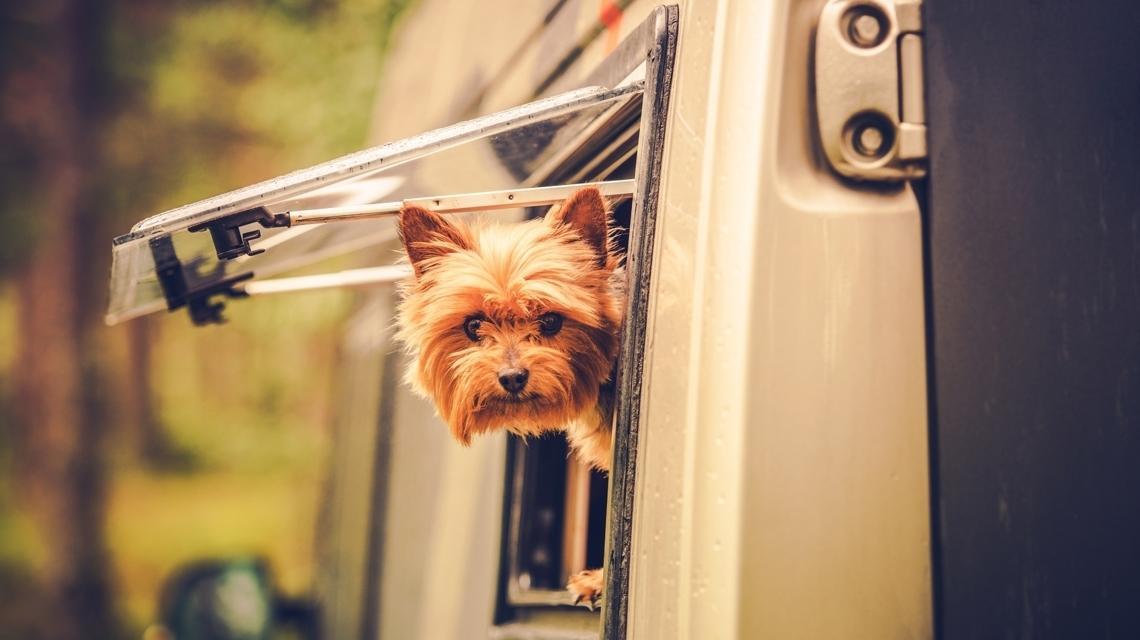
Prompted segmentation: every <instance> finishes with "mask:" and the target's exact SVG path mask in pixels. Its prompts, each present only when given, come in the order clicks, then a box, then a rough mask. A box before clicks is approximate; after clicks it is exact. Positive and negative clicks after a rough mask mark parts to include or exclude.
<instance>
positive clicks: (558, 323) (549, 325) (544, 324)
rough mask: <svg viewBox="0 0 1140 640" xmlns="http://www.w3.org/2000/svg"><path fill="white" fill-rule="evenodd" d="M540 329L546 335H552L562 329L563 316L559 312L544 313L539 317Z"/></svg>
mask: <svg viewBox="0 0 1140 640" xmlns="http://www.w3.org/2000/svg"><path fill="white" fill-rule="evenodd" d="M538 330H539V332H540V333H542V335H544V336H552V335H554V334H556V333H558V332H559V331H561V330H562V316H560V315H558V314H557V313H544V314H542V315H541V316H539V317H538Z"/></svg>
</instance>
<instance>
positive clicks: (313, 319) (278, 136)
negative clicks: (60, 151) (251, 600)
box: [0, 0, 409, 637]
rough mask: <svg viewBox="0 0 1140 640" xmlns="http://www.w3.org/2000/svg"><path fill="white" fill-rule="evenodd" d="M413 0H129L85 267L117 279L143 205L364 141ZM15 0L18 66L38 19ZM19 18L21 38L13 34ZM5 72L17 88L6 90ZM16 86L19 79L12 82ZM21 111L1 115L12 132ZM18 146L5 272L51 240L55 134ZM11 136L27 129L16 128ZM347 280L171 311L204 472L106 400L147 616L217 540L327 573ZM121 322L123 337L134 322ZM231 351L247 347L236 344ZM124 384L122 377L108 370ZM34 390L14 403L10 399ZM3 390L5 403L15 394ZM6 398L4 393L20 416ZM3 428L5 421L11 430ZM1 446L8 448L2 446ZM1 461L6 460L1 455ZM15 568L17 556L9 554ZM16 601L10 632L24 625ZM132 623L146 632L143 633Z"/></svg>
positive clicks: (2, 498) (4, 241)
mask: <svg viewBox="0 0 1140 640" xmlns="http://www.w3.org/2000/svg"><path fill="white" fill-rule="evenodd" d="M408 4H409V2H408V0H238V1H229V2H212V1H202V0H197V1H184V2H165V1H163V0H111V1H108V2H104V3H101V4H100V5H98V6H99V7H100V9H99V10H98V11H96V13H98V14H99V17H100V20H99V24H98V30H99V32H98V37H97V42H96V43H94V46H93V50H94V51H95V52H96V53H97V58H96V59H94V60H92V61H90V64H89V69H87V71H86V73H89V74H90V75H91V77H88V78H85V82H86V83H87V84H90V85H91V87H92V88H93V100H92V102H91V104H90V105H88V108H89V111H88V112H86V113H84V114H83V115H84V117H85V120H86V122H88V123H89V125H90V126H89V131H90V133H91V135H92V136H93V144H94V150H93V153H94V160H93V161H94V166H93V167H91V170H92V173H93V181H92V183H93V193H92V194H91V201H90V203H89V207H88V209H87V211H85V216H87V217H86V218H85V220H86V221H87V222H88V223H89V224H90V229H88V230H87V231H88V232H87V233H85V234H84V242H85V243H87V244H88V245H89V246H87V247H85V249H84V254H85V256H84V259H85V262H84V264H85V266H86V267H87V268H86V269H85V273H84V274H83V277H85V278H88V279H89V282H90V286H91V287H96V288H99V289H102V287H104V286H105V284H104V283H105V282H106V273H107V267H108V266H109V265H108V258H109V254H110V238H111V236H112V235H114V234H115V233H121V232H124V231H126V230H127V229H128V228H129V225H130V224H131V223H133V222H134V221H135V220H138V219H140V218H142V217H144V216H147V215H150V214H153V213H157V212H159V211H162V210H164V209H167V208H170V207H173V206H176V205H180V204H184V203H187V202H191V201H194V200H198V199H200V198H203V197H206V196H210V195H213V194H215V193H220V192H223V191H226V190H229V189H232V188H235V187H238V186H241V185H243V184H248V183H251V182H255V181H258V180H261V179H264V178H267V177H270V176H273V175H278V174H281V173H285V172H287V171H290V170H293V169H296V168H299V167H303V166H307V165H311V164H314V163H317V162H320V161H322V160H326V159H329V158H332V157H335V156H337V155H340V154H343V153H347V152H349V151H352V150H355V149H357V148H359V147H360V146H361V144H362V143H363V141H364V139H365V133H366V131H367V129H368V126H369V121H370V118H371V113H372V106H373V100H374V99H375V96H374V91H375V88H376V86H377V81H378V79H379V74H380V70H381V62H382V59H383V54H384V51H385V48H386V46H387V43H388V38H389V34H390V32H391V29H392V27H393V24H394V21H395V20H396V18H397V16H398V15H399V13H400V12H401V11H402V10H403V9H404V8H405V7H406V6H407V5H408ZM6 16H7V14H6V13H5V11H0V73H3V72H4V71H5V66H6V65H8V66H10V65H11V63H12V62H13V58H11V57H9V56H8V54H9V53H10V52H11V51H12V50H13V49H14V48H17V47H19V46H24V45H27V46H32V45H34V33H30V32H28V31H27V30H26V29H22V25H21V24H19V23H18V21H16V22H13V21H11V20H8V19H7V18H6ZM14 33H18V34H19V37H18V38H15V39H13V38H9V37H7V36H10V35H12V34H14ZM3 90H5V88H0V91H3ZM0 98H4V99H5V100H11V99H13V94H12V93H11V92H8V93H0ZM10 125H11V123H0V127H4V128H5V129H6V130H3V131H0V133H8V132H11V131H12V128H11V126H10ZM5 137H6V138H7V139H6V140H5V144H4V145H0V229H2V230H3V231H2V232H0V278H5V277H8V276H10V275H11V274H13V273H15V272H16V271H17V270H18V267H19V265H20V264H21V262H22V261H23V260H25V259H27V257H28V256H29V255H31V252H32V251H50V250H52V249H51V248H50V247H42V246H36V244H35V242H34V239H35V231H36V221H37V220H38V219H39V218H40V217H41V216H47V215H52V212H45V211H42V210H40V207H39V201H40V196H39V188H38V185H39V184H40V182H41V181H40V178H41V177H42V176H43V175H44V173H43V172H46V171H51V170H52V168H51V167H46V166H42V165H41V164H37V162H36V161H35V158H36V156H37V153H36V152H37V150H36V149H35V148H32V147H28V146H27V145H24V144H22V141H21V139H20V137H19V136H7V135H6V136H5ZM9 141H10V142H9ZM11 292H12V287H11V286H10V285H6V284H5V283H4V282H2V281H0V339H3V340H5V342H7V341H8V340H9V339H11V340H12V342H11V343H8V344H5V345H2V348H0V393H2V392H4V391H6V390H7V387H8V385H6V384H2V382H3V380H5V379H6V380H11V379H12V376H14V375H16V374H17V372H15V371H13V370H12V368H13V351H14V344H15V340H17V339H18V336H17V335H16V333H17V331H16V329H15V322H14V319H15V317H16V316H17V315H18V314H17V313H16V310H15V309H14V305H15V304H16V297H15V296H14V295H11ZM351 304H352V295H351V294H349V293H345V292H327V293H321V294H308V295H300V296H295V297H290V298H287V299H286V298H281V299H272V298H269V299H261V300H250V301H239V302H237V303H235V304H234V306H233V307H232V309H231V311H230V313H229V314H228V315H229V316H230V317H231V318H232V321H231V323H230V324H228V325H225V326H224V327H220V328H219V327H214V328H208V329H204V330H203V329H194V328H192V327H190V326H189V322H188V320H187V319H186V318H185V317H184V315H182V314H179V315H177V316H165V317H162V318H160V319H158V321H157V322H156V326H157V330H156V331H155V332H154V333H155V337H154V341H153V344H152V349H151V355H150V365H149V367H150V371H149V378H150V386H151V387H152V389H151V392H152V396H153V398H154V401H155V406H156V409H157V413H158V416H157V418H158V421H159V422H160V423H161V424H162V425H163V427H164V428H165V430H166V431H167V433H168V434H169V435H170V437H171V438H172V439H173V440H174V441H175V443H177V444H178V445H179V446H180V447H182V448H183V449H185V450H186V451H188V452H189V453H190V456H191V459H193V460H194V461H196V462H197V463H198V465H199V466H198V467H197V468H196V470H194V471H193V472H190V473H183V474H170V473H166V474H163V473H158V472H155V471H152V470H148V469H147V468H146V467H144V466H141V465H139V464H137V462H136V461H134V460H132V458H131V456H130V455H128V454H127V453H126V452H125V451H124V449H126V446H127V445H126V442H127V440H128V439H125V438H123V437H121V436H122V435H123V434H122V432H121V430H120V429H121V426H120V422H121V421H122V419H121V417H122V415H124V412H123V411H122V410H121V408H120V407H116V406H113V405H114V404H115V402H116V401H117V399H115V398H108V402H109V404H111V405H112V406H110V407H109V408H108V412H109V415H110V418H109V420H108V424H107V425H106V427H105V428H106V429H107V431H108V432H110V433H112V434H114V435H113V437H112V445H113V446H112V451H111V454H112V455H111V459H112V460H114V461H115V467H114V468H113V469H112V470H111V478H110V496H109V505H108V510H109V513H108V514H107V530H108V536H109V541H110V545H111V549H110V555H111V557H112V559H113V563H114V565H115V572H116V574H117V582H118V588H119V589H120V591H121V593H120V594H119V596H120V604H119V606H120V608H122V609H124V611H125V612H126V613H127V614H128V617H129V618H130V620H131V623H132V626H133V627H135V629H136V630H137V629H141V626H142V625H143V624H144V623H145V622H147V621H149V619H150V616H151V615H152V614H153V611H154V605H155V598H156V597H157V593H156V590H157V586H158V584H159V583H160V582H161V580H162V578H163V577H164V576H165V575H167V574H168V573H169V572H170V571H171V570H173V569H174V568H175V566H176V565H177V564H178V563H180V562H184V561H187V560H190V559H194V558H195V557H200V556H202V555H224V554H227V553H256V552H263V553H265V554H267V555H268V556H269V557H270V559H271V560H272V561H273V563H274V564H275V565H276V566H275V569H276V570H277V571H278V572H279V573H280V574H281V575H282V576H283V578H284V582H285V584H286V587H287V588H289V589H292V590H296V589H301V588H303V587H304V586H305V585H306V584H307V583H308V580H309V578H310V577H311V571H312V566H311V564H312V556H311V553H312V547H313V540H312V536H313V533H314V530H315V522H314V520H315V518H316V511H317V503H316V501H317V497H318V494H319V488H320V483H321V477H322V476H321V474H322V472H323V469H322V467H321V464H322V462H323V452H324V451H326V450H327V447H328V444H329V443H328V434H327V431H326V426H327V424H328V422H329V413H330V411H331V406H332V403H333V400H332V396H331V385H330V378H331V375H332V371H333V368H334V366H335V362H336V355H337V349H338V348H339V334H338V328H339V324H340V322H341V320H342V319H343V318H344V316H345V314H346V313H347V311H348V310H349V309H350V307H351ZM87 331H89V332H90V333H91V335H93V336H94V338H93V339H92V340H91V344H92V345H93V348H94V349H98V350H101V351H100V353H99V354H98V355H97V356H93V357H92V359H93V361H95V362H97V363H98V366H99V367H101V371H102V372H101V373H100V374H99V375H101V376H102V377H103V378H113V377H114V376H115V372H121V371H123V370H125V369H126V367H127V365H126V364H125V362H124V361H125V351H124V347H123V338H122V334H121V330H114V331H110V330H105V329H101V328H98V327H96V326H94V325H92V326H90V327H88V329H87ZM116 332H119V333H116ZM218 353H227V354H230V357H229V358H227V359H225V360H222V359H219V358H217V357H216V354H218ZM107 384H108V386H109V388H112V389H113V388H114V383H112V382H108V383H107ZM12 400H16V399H12ZM0 401H2V399H0ZM2 409H5V407H0V422H3V416H4V415H5V412H4V411H2ZM6 428H7V427H6V425H5V424H0V443H2V442H3V437H2V436H3V435H4V434H3V432H4V431H5V429H6ZM0 448H2V447H0ZM0 457H2V456H0ZM7 489H8V487H6V486H0V565H3V566H7V565H5V564H4V563H8V564H11V563H16V564H15V565H12V566H15V567H16V568H14V569H12V570H11V571H9V570H8V569H3V571H0V583H2V582H4V581H5V576H9V575H24V574H21V573H20V571H23V569H20V568H19V567H18V566H17V565H18V564H19V562H20V560H21V558H22V559H23V560H24V562H25V564H26V565H27V566H32V568H33V569H34V564H35V558H36V555H37V554H38V553H39V550H37V549H35V548H32V546H30V542H29V539H30V537H31V536H30V535H29V534H28V528H27V527H26V526H25V522H24V520H23V519H22V518H21V517H20V516H19V514H16V513H15V512H14V511H13V505H12V502H11V501H10V500H8V499H7V497H6V496H8V493H9V492H8V491H7ZM2 568H3V567H2V566H0V569H2ZM9 630H10V629H6V628H4V617H3V616H2V615H0V637H6V635H5V634H6V633H7V631H9ZM133 637H137V635H136V636H133Z"/></svg>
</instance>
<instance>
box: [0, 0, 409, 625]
mask: <svg viewBox="0 0 1140 640" xmlns="http://www.w3.org/2000/svg"><path fill="white" fill-rule="evenodd" d="M407 4H408V1H407V0H241V1H236V2H224V3H223V2H215V1H210V0H185V1H182V2H169V1H167V0H102V1H97V0H5V1H4V2H0V140H2V143H0V279H2V280H3V281H4V282H8V283H12V284H13V286H14V291H15V297H16V298H17V299H16V301H15V302H16V306H17V313H16V317H17V322H18V329H17V334H18V335H19V341H18V342H19V344H18V346H17V349H16V351H17V353H16V356H15V362H14V363H12V365H11V371H10V373H12V374H13V375H11V376H9V378H10V380H6V381H0V383H2V384H0V392H3V393H6V394H8V396H9V397H8V398H7V399H6V400H7V402H6V404H7V405H8V406H7V407H0V444H3V445H4V446H5V447H7V448H8V449H9V452H8V455H7V456H6V458H7V459H9V460H11V465H10V466H11V467H12V469H11V471H12V472H13V473H12V476H13V490H12V491H11V492H10V493H11V494H12V495H14V496H16V498H18V500H19V502H20V504H21V506H22V509H23V511H25V512H26V513H27V514H29V515H30V516H31V519H32V520H33V522H34V524H35V530H36V532H37V537H38V540H37V542H39V544H40V546H41V547H43V550H44V554H43V556H44V558H45V560H44V562H43V563H42V564H36V566H34V567H31V569H30V571H32V572H34V573H35V574H36V575H37V576H38V577H39V583H40V584H39V585H37V587H36V588H35V589H32V588H27V589H24V591H25V592H27V593H34V594H40V593H42V594H43V595H44V597H45V598H46V602H45V603H44V604H43V605H42V606H40V607H37V610H38V615H37V614H27V613H26V612H24V615H21V619H25V620H27V619H30V620H32V622H31V625H32V626H33V627H35V628H34V629H30V630H26V633H25V632H24V631H21V632H20V635H19V636H17V637H21V638H24V637H42V638H65V639H66V638H79V637H82V638H100V639H102V638H112V637H116V636H121V635H122V634H123V633H125V631H124V629H121V628H116V624H115V619H114V615H113V614H114V612H115V610H116V604H115V603H114V602H113V601H112V594H113V589H112V584H111V578H112V576H113V575H114V571H112V570H111V568H110V566H109V560H108V557H107V553H106V549H107V544H108V542H107V539H106V534H105V527H104V522H103V519H104V517H105V513H104V512H105V507H106V502H107V500H106V495H105V494H106V493H107V485H108V478H107V477H106V474H107V472H106V466H105V464H104V449H106V448H107V447H105V446H104V445H105V444H106V441H108V440H109V436H111V435H119V436H126V438H124V439H125V440H126V441H129V442H131V443H132V446H133V448H134V450H135V452H136V454H137V455H138V456H140V457H142V458H146V459H149V460H150V461H151V462H158V463H159V464H160V465H161V464H164V463H169V462H170V461H175V462H184V461H185V460H186V457H185V456H184V455H183V454H184V452H183V450H182V449H181V448H180V447H181V446H184V445H183V443H181V442H176V439H175V438H172V437H171V435H170V434H169V433H168V431H167V428H166V427H167V426H169V425H168V424H164V421H170V422H175V421H179V422H180V424H182V425H183V432H182V433H183V434H184V433H186V432H187V431H188V430H189V429H187V428H186V427H185V425H187V424H190V425H192V427H190V428H192V429H196V430H197V431H196V433H203V432H204V433H206V435H205V436H200V438H201V440H208V439H209V438H210V437H211V436H210V434H212V433H214V432H210V431H209V430H208V429H209V425H211V423H215V422H216V423H219V424H221V425H222V426H220V427H218V428H219V429H226V428H229V426H230V424H240V425H241V426H242V427H249V426H250V424H249V423H250V422H253V420H251V419H248V418H247V419H245V424H241V421H240V420H236V419H235V420H233V421H232V422H231V423H225V422H224V421H222V420H219V419H218V416H226V417H227V418H228V417H230V416H232V415H233V413H234V411H233V408H234V405H238V404H240V405H242V406H244V405H249V404H250V402H249V399H250V398H251V397H258V396H265V397H266V398H268V399H270V400H273V399H274V398H290V399H293V398H298V397H306V402H308V403H309V405H306V406H314V407H317V408H319V406H318V405H319V403H320V402H321V398H323V397H324V396H323V395H322V394H321V393H319V392H314V391H312V389H311V387H312V382H313V381H312V380H311V379H308V378H307V376H308V375H310V373H309V372H308V371H306V372H302V373H301V374H298V375H294V376H291V377H289V378H288V379H287V381H286V382H281V381H279V380H270V381H269V382H266V381H265V380H260V379H256V372H257V371H260V370H272V369H273V364H267V363H265V362H262V363H260V367H261V369H258V366H259V365H258V363H256V362H255V363H252V364H250V363H243V366H246V365H248V366H246V368H245V369H242V370H240V371H239V372H237V373H236V374H235V373H232V372H231V376H232V377H229V378H227V377H223V376H213V377H212V378H211V377H210V376H206V378H207V379H206V381H205V382H204V383H202V384H203V386H201V387H198V388H196V389H197V393H198V394H199V395H195V393H175V394H173V395H175V396H176V398H177V402H178V403H180V404H179V406H178V407H177V408H176V410H171V408H170V407H164V406H163V405H161V404H160V403H159V401H158V400H159V399H161V398H162V397H163V395H162V394H159V396H158V397H157V398H156V396H155V395H153V394H154V392H155V387H156V382H155V381H156V380H161V384H165V385H166V387H167V388H166V389H160V390H159V391H165V392H166V394H167V395H170V388H171V387H177V389H176V390H177V391H181V385H182V383H183V382H184V381H185V380H186V379H187V378H189V377H191V375H190V374H189V373H186V372H193V371H199V370H208V367H203V363H206V364H209V362H210V360H211V357H210V355H209V354H208V353H202V352H200V351H199V350H196V349H195V348H194V347H195V345H198V346H201V345H203V344H205V342H204V341H205V339H204V338H201V334H200V333H193V334H192V333H191V331H190V330H189V328H188V327H186V326H184V325H183V324H180V323H179V321H181V320H183V318H176V319H175V318H172V319H171V320H170V321H169V322H166V323H159V322H150V321H135V322H132V323H128V324H127V325H125V326H124V327H122V328H121V329H115V330H108V329H106V328H105V327H104V326H103V325H102V322H101V313H102V309H103V305H104V303H105V297H104V296H105V291H106V274H107V271H108V267H109V264H108V261H109V251H108V244H109V242H108V241H109V239H110V238H111V237H113V236H114V235H116V234H117V233H121V232H122V231H124V230H125V229H127V228H129V225H130V224H131V223H132V222H133V221H134V220H137V219H138V218H140V217H142V216H144V215H147V214H150V213H154V212H156V211H160V210H162V209H164V208H167V207H170V206H174V205H177V204H181V203H184V202H188V201H192V200H196V199H198V198H201V197H204V196H207V195H210V194H212V193H217V192H220V191H224V190H226V189H230V188H233V187H236V186H239V185H240V184H243V183H248V182H252V181H256V180H259V179H262V178H265V177H268V176H270V175H274V174H279V173H282V172H284V171H287V170H289V169H293V168H297V167H299V166H303V165H306V164H312V163H314V162H318V161H321V160H324V159H328V158H330V157H333V156H335V155H338V154H340V153H344V152H347V151H349V150H352V149H353V148H355V147H357V146H359V145H360V143H361V141H362V140H363V139H364V133H365V130H366V127H367V123H368V107H369V105H370V104H371V101H372V99H373V91H374V89H375V83H376V73H378V70H379V67H380V58H381V55H382V53H383V50H384V47H385V45H386V43H387V38H388V34H389V33H390V30H391V26H392V24H393V22H394V20H395V18H396V16H397V15H398V14H399V13H400V11H401V10H402V9H403V8H404V7H405V6H406V5H407ZM263 308H264V307H263ZM249 315H250V316H255V315H256V314H249ZM290 315H291V317H301V318H304V317H305V314H298V313H296V310H294V311H293V312H292V313H291V314H290ZM310 315H313V314H310ZM332 315H335V314H332ZM332 315H330V314H326V316H327V317H328V318H329V319H328V320H324V322H333V321H335V318H333V317H332ZM326 316H320V315H319V314H316V315H313V317H314V318H316V319H315V320H312V321H311V322H312V323H313V326H314V327H316V326H317V324H316V323H317V322H318V321H321V320H320V318H322V317H326ZM160 324H161V326H162V329H158V328H157V327H158V326H159V325H160ZM235 324H240V323H235ZM278 324H279V323H276V322H272V321H263V322H262V324H261V325H259V326H258V327H257V331H256V335H257V339H259V340H262V341H263V342H268V343H269V346H268V347H266V348H265V350H266V351H270V352H274V353H275V354H276V352H277V351H286V350H283V349H280V348H279V344H273V343H274V341H281V340H286V339H288V340H290V341H292V342H301V339H302V337H303V336H302V335H301V334H300V333H299V332H297V331H296V330H295V328H284V329H282V328H280V327H278V326H277V325H278ZM235 329H236V330H235ZM310 330H311V331H312V332H313V334H314V335H317V333H318V330H317V329H312V328H310ZM240 331H241V329H240V327H237V328H233V327H231V329H230V330H229V331H228V332H226V333H221V334H213V335H212V336H211V337H210V338H209V339H211V340H214V339H219V338H220V339H223V340H229V341H230V345H231V346H235V348H236V345H241V346H243V347H247V348H248V347H250V343H251V342H253V341H252V340H251V338H250V335H249V334H248V333H247V334H241V333H239V332H240ZM274 331H276V333H274ZM191 336H193V337H191ZM322 339H323V340H324V341H323V342H321V341H317V342H315V343H314V344H310V345H305V344H304V343H301V344H300V345H299V348H298V350H296V353H297V354H300V356H301V357H305V356H304V348H305V347H306V346H308V347H309V348H313V347H315V348H317V349H318V350H319V352H320V353H321V354H324V353H325V352H331V350H332V348H331V347H330V346H329V344H328V341H329V340H335V337H333V338H329V337H327V336H326V337H324V338H322ZM198 340H202V342H197V341H198ZM174 342H178V343H180V344H182V343H185V344H188V345H189V348H188V349H185V350H184V351H182V352H181V353H183V354H184V357H183V359H182V360H180V361H178V362H156V361H157V360H161V358H154V357H152V353H151V351H152V349H154V348H155V345H156V344H157V345H159V346H160V347H161V346H163V345H167V346H169V345H170V344H171V343H174ZM263 346H264V345H263ZM250 351H255V349H250ZM294 357H298V356H297V355H295V356H294ZM323 357H324V358H325V359H326V360H327V359H331V356H323ZM306 359H307V361H309V362H312V361H314V360H316V358H313V357H307V358H306ZM157 369H161V371H159V370H157ZM292 369H294V370H300V369H301V367H298V366H294V367H292ZM173 370H177V373H179V374H180V375H181V377H179V376H168V377H163V376H162V375H160V374H161V373H162V371H166V372H169V371H173ZM235 377H236V378H242V379H243V383H242V384H240V385H239V384H234V383H233V382H232V381H233V379H234V378H235ZM262 377H265V376H264V375H263V376H262ZM276 377H277V378H280V377H281V376H276ZM245 380H250V381H251V382H249V383H248V385H247V384H246V383H245ZM273 385H278V386H280V385H291V386H289V387H282V388H281V389H276V388H275V387H274V388H270V387H273ZM247 386H249V387H252V388H250V389H248V390H247V389H246V387H247ZM267 389H268V390H269V391H272V393H268V392H267ZM301 389H304V390H305V393H300V390H301ZM207 396H208V398H209V400H208V402H212V403H215V406H212V407H208V408H203V407H202V404H203V400H202V398H203V397H207ZM226 403H228V404H226ZM270 405H271V407H270V409H265V408H258V407H249V408H247V410H246V411H245V412H243V413H242V416H254V415H257V416H258V417H261V418H262V420H261V421H262V422H266V423H272V424H274V425H275V426H279V425H281V424H283V423H286V422H287V421H288V420H292V421H293V423H291V424H295V423H297V422H301V421H303V418H297V417H296V413H297V412H296V411H292V410H291V409H294V408H295V407H293V406H291V405H285V404H282V403H281V402H279V401H277V400H273V402H271V403H270ZM211 410H213V411H214V413H211ZM174 414H177V416H179V420H175V419H174V418H172V415H174ZM9 415H10V416H12V419H11V420H4V419H2V418H6V417H7V416H9ZM187 416H189V418H187ZM307 417H309V416H306V418H307ZM201 440H200V441H201ZM2 506H3V505H0V508H2ZM2 515H3V514H0V516H2ZM132 516H133V518H134V522H133V523H132V524H133V526H134V527H135V528H145V527H147V526H148V522H147V521H146V519H145V514H137V515H135V514H132ZM188 535H192V532H191V534H188ZM120 552H122V550H121V549H116V554H119V553H120ZM123 553H125V552H123ZM24 570H25V568H21V569H20V571H21V572H22V571H24ZM20 575H23V573H21V574H20ZM125 581H126V579H124V582H125ZM41 587H42V588H41ZM37 597H38V596H37ZM135 617H136V621H137V618H138V615H137V614H136V615H135ZM2 624H3V621H2V620H0V625H2ZM9 633H11V631H10V630H9V629H7V628H0V637H8V635H7V634H9Z"/></svg>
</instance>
